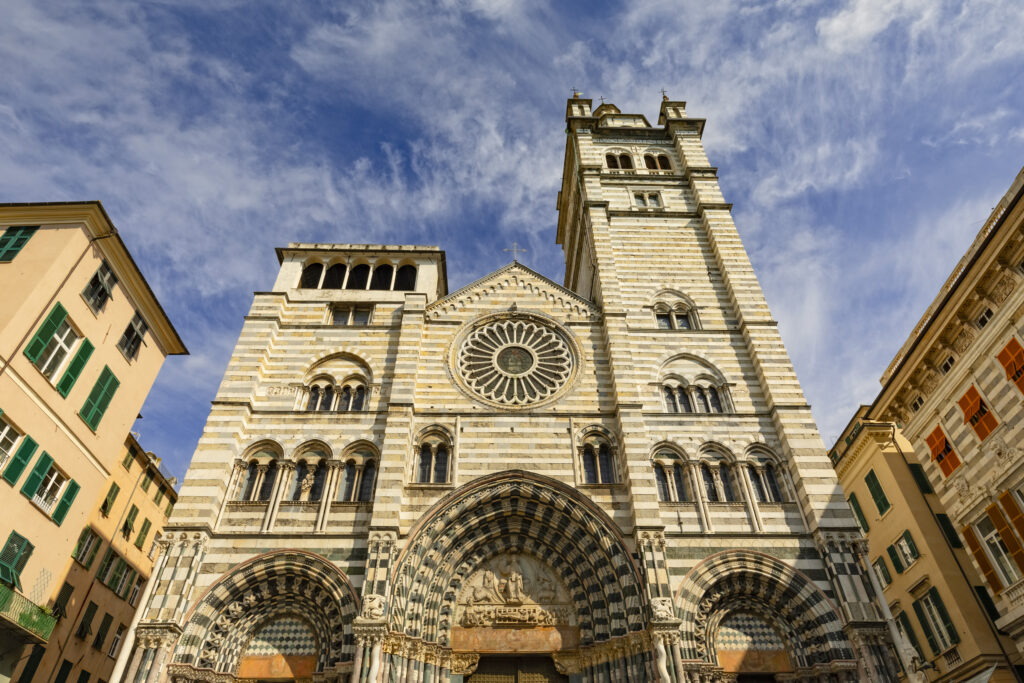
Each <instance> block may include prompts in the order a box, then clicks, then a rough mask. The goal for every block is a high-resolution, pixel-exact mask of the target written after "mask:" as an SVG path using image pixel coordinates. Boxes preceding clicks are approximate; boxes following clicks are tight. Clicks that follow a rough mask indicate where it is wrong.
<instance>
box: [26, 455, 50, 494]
mask: <svg viewBox="0 0 1024 683" xmlns="http://www.w3.org/2000/svg"><path fill="white" fill-rule="evenodd" d="M52 464H53V458H51V457H50V454H49V453H47V452H46V451H43V454H42V455H40V456H39V459H38V460H36V466H35V467H33V468H32V472H31V473H29V475H28V477H27V478H26V479H25V484H24V485H23V486H22V487H21V492H22V493H23V494H25V495H26V496H28V497H29V498H31V497H32V496H34V495H36V491H37V490H39V484H41V483H42V482H43V477H45V476H46V473H47V472H48V471H49V469H50V465H52Z"/></svg>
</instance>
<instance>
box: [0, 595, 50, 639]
mask: <svg viewBox="0 0 1024 683" xmlns="http://www.w3.org/2000/svg"><path fill="white" fill-rule="evenodd" d="M56 624H57V620H56V619H54V618H53V617H52V616H50V615H49V614H47V613H46V612H44V611H43V610H42V608H40V607H39V606H38V605H36V604H35V603H33V602H32V601H31V600H29V599H28V598H26V597H25V596H23V595H21V594H20V593H16V592H15V591H14V590H12V589H11V588H9V587H8V586H5V585H3V584H0V633H3V638H4V639H5V640H7V641H8V642H9V640H8V639H13V641H14V642H16V643H25V644H28V643H37V644H42V643H45V642H46V641H47V640H49V638H50V634H51V633H53V627H54V626H56Z"/></svg>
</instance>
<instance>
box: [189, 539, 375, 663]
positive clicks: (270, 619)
mask: <svg viewBox="0 0 1024 683" xmlns="http://www.w3.org/2000/svg"><path fill="white" fill-rule="evenodd" d="M358 613H359V607H358V598H357V597H356V593H355V591H354V590H353V588H352V584H351V583H349V580H348V578H347V577H346V576H345V575H344V573H342V572H341V571H340V570H339V569H337V568H336V567H335V566H334V565H332V564H331V563H329V562H328V561H327V560H325V559H324V558H322V557H320V556H318V555H314V554H312V553H308V552H303V551H298V550H284V551H278V552H273V553H268V554H266V555H261V556H259V557H257V558H254V559H253V560H251V561H249V562H247V563H245V564H242V565H239V566H238V567H236V568H234V569H233V570H231V571H230V572H228V573H227V574H225V575H224V576H223V577H222V578H221V579H220V580H219V581H217V583H215V584H214V585H213V586H212V587H210V589H209V590H208V591H207V592H206V593H205V594H204V595H203V597H202V598H200V599H199V601H198V602H197V603H196V605H195V607H194V608H193V609H192V611H191V612H190V613H189V614H188V616H187V617H186V621H185V628H184V629H183V631H182V635H181V638H179V640H178V647H177V649H176V651H175V654H174V660H173V662H174V664H175V665H185V666H190V667H193V668H194V669H206V670H212V671H214V672H217V673H222V674H231V675H237V674H238V669H239V665H240V662H241V660H242V658H243V655H246V654H247V653H249V652H250V650H251V648H253V647H254V640H253V639H254V637H255V636H258V635H259V634H260V633H265V632H266V629H267V627H268V625H276V627H277V628H280V626H281V625H282V624H288V623H289V621H294V620H295V619H296V616H295V615H302V624H303V629H304V630H305V631H307V632H308V633H307V634H306V635H305V636H304V639H308V640H309V641H310V642H315V643H316V647H315V652H316V659H315V662H314V661H311V662H309V663H308V667H309V668H311V669H312V670H313V671H316V672H323V671H328V670H332V669H337V668H338V667H339V665H341V664H342V663H343V662H347V661H351V660H352V658H353V652H354V643H353V637H352V620H353V619H354V618H355V617H356V615H357V614H358ZM311 651H313V650H311ZM261 652H262V651H261ZM264 654H265V653H264ZM282 654H283V655H295V654H299V653H287V652H282Z"/></svg>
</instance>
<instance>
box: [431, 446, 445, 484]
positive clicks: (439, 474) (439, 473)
mask: <svg viewBox="0 0 1024 683" xmlns="http://www.w3.org/2000/svg"><path fill="white" fill-rule="evenodd" d="M447 481H448V447H447V446H444V445H443V444H442V445H440V446H438V447H437V454H436V455H435V456H434V483H435V484H443V483H446V482H447Z"/></svg>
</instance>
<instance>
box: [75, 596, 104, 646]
mask: <svg viewBox="0 0 1024 683" xmlns="http://www.w3.org/2000/svg"><path fill="white" fill-rule="evenodd" d="M97 609H99V608H98V607H97V606H96V603H95V602H92V601H90V602H89V605H88V607H86V608H85V614H84V615H83V616H82V621H81V623H79V624H78V631H77V632H76V634H75V635H77V636H78V637H79V638H85V637H86V636H87V635H89V634H90V633H92V620H93V617H95V616H96V610H97Z"/></svg>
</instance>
